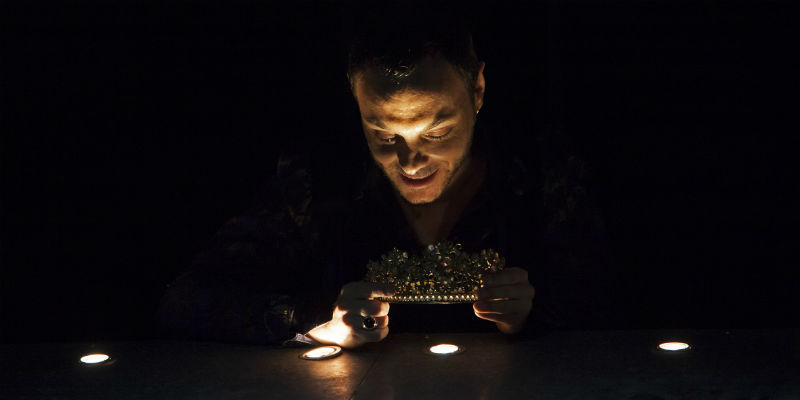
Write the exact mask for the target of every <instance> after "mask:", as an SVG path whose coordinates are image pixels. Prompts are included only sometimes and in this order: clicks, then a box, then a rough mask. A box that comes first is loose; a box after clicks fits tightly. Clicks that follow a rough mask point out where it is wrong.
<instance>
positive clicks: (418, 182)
mask: <svg viewBox="0 0 800 400" xmlns="http://www.w3.org/2000/svg"><path fill="white" fill-rule="evenodd" d="M437 173H439V170H438V169H437V170H436V171H433V173H432V174H430V175H428V176H426V177H423V178H411V177H408V176H406V175H404V174H403V173H400V178H401V179H402V180H403V183H405V184H406V186H409V187H412V188H421V187H424V186H428V185H429V184H430V183H431V182H433V179H434V178H435V177H436V174H437Z"/></svg>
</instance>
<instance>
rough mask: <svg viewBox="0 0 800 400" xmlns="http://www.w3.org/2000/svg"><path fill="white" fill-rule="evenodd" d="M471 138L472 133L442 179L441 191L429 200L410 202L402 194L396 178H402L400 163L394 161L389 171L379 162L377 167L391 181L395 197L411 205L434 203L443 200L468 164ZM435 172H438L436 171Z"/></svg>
mask: <svg viewBox="0 0 800 400" xmlns="http://www.w3.org/2000/svg"><path fill="white" fill-rule="evenodd" d="M472 139H473V137H472V135H470V141H469V143H468V144H467V148H466V151H464V153H463V154H462V155H461V157H459V159H458V160H457V161H456V163H455V165H454V167H453V169H452V171H450V173H449V174H447V176H446V177H445V180H444V182H443V183H442V186H441V191H440V192H439V193H437V194H436V197H434V198H433V199H431V200H423V201H417V202H412V201H410V200H408V198H407V197H406V196H405V195H404V194H403V191H402V190H400V185H402V182H398V181H397V180H396V179H402V178H399V176H400V165H399V164H398V163H395V164H394V165H393V166H392V168H391V171H387V170H386V169H385V168H383V166H382V165H380V164H379V167H380V170H381V171H382V172H383V174H384V175H385V176H386V178H387V179H388V180H389V182H391V183H392V186H393V188H394V190H395V193H397V195H398V196H397V197H399V198H400V199H401V200H402V201H403V202H405V203H406V204H408V205H412V206H420V205H425V204H432V203H436V202H437V201H440V200H443V199H444V198H446V197H448V195H449V194H450V191H451V190H450V189H452V185H453V182H454V180H455V179H456V178H459V177H460V176H459V174H460V173H462V169H464V168H465V166H468V165H469V161H470V156H471V154H472ZM439 171H440V172H444V171H441V170H439ZM390 173H391V174H393V175H392V176H394V178H393V177H392V176H390V175H389V174H390ZM437 173H439V172H437ZM464 178H466V177H464ZM412 191H413V189H412Z"/></svg>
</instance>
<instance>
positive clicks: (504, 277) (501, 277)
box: [483, 268, 528, 286]
mask: <svg viewBox="0 0 800 400" xmlns="http://www.w3.org/2000/svg"><path fill="white" fill-rule="evenodd" d="M521 282H528V271H526V270H524V269H522V268H506V269H504V270H502V271H497V272H494V273H491V274H486V276H484V277H483V285H484V286H503V285H513V284H516V283H521Z"/></svg>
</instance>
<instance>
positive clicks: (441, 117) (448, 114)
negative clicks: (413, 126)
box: [364, 110, 456, 132]
mask: <svg viewBox="0 0 800 400" xmlns="http://www.w3.org/2000/svg"><path fill="white" fill-rule="evenodd" d="M455 115H456V113H455V112H454V111H451V110H443V111H439V114H437V115H436V119H434V120H433V122H431V123H430V124H428V126H426V127H425V129H423V131H424V132H427V131H429V130H431V129H433V128H435V127H437V126H438V125H440V124H441V123H442V122H445V121H447V120H449V119H450V118H453V117H454V116H455ZM364 120H365V121H367V122H369V123H370V124H372V125H375V126H377V127H378V128H381V129H387V128H386V125H385V124H384V123H383V121H381V120H379V119H377V118H375V117H367V118H364Z"/></svg>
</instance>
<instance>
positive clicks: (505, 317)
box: [475, 311, 519, 323]
mask: <svg viewBox="0 0 800 400" xmlns="http://www.w3.org/2000/svg"><path fill="white" fill-rule="evenodd" d="M475 316H477V317H478V318H480V319H485V320H487V321H492V322H503V323H509V321H514V320H516V319H518V317H519V314H494V313H482V312H477V311H475Z"/></svg>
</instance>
